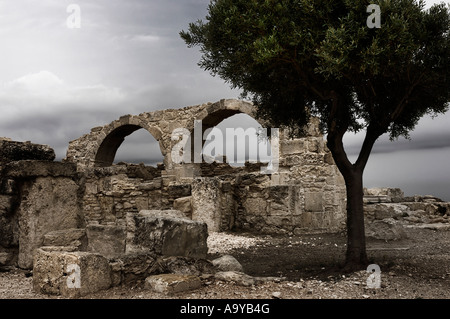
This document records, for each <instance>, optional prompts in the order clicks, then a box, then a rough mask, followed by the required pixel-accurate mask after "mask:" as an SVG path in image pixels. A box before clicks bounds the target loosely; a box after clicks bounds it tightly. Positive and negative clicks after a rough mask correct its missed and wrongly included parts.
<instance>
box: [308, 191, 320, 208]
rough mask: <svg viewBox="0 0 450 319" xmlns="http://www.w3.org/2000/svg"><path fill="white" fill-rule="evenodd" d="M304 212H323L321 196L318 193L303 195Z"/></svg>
mask: <svg viewBox="0 0 450 319" xmlns="http://www.w3.org/2000/svg"><path fill="white" fill-rule="evenodd" d="M305 211H307V212H321V211H323V194H322V193H318V192H314V193H313V192H307V193H305Z"/></svg>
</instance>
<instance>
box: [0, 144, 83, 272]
mask: <svg viewBox="0 0 450 319" xmlns="http://www.w3.org/2000/svg"><path fill="white" fill-rule="evenodd" d="M0 144H1V146H2V149H1V151H0V154H1V155H0V160H1V164H2V165H1V170H0V185H1V187H0V266H2V265H11V264H17V265H18V266H20V267H22V268H31V267H32V264H33V254H34V251H35V250H36V249H37V248H38V247H40V246H42V244H43V241H44V236H45V235H46V234H47V233H49V232H51V231H56V230H60V229H67V228H77V227H79V226H81V225H82V224H83V219H82V217H81V210H80V203H81V201H80V197H79V195H80V192H79V187H78V175H77V173H76V166H75V165H74V164H72V163H59V162H53V159H54V157H55V153H54V151H53V150H52V149H51V148H50V147H49V146H47V145H38V144H31V143H29V142H26V143H20V142H14V141H10V140H1V141H0ZM21 158H24V159H25V160H23V159H22V160H21Z"/></svg>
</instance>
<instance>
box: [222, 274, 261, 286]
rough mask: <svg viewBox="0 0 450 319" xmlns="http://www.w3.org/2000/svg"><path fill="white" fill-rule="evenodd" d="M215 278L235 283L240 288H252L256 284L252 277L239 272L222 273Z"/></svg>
mask: <svg viewBox="0 0 450 319" xmlns="http://www.w3.org/2000/svg"><path fill="white" fill-rule="evenodd" d="M214 277H215V278H216V279H217V280H222V281H231V282H234V283H235V284H236V285H239V286H252V285H254V284H255V279H254V278H253V277H252V276H249V275H247V274H244V273H243V272H238V271H220V272H217V273H216V274H215V276H214Z"/></svg>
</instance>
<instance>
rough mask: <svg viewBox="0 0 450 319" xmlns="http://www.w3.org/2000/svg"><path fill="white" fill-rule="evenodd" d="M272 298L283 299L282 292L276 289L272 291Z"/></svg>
mask: <svg viewBox="0 0 450 319" xmlns="http://www.w3.org/2000/svg"><path fill="white" fill-rule="evenodd" d="M272 298H274V299H281V292H279V291H275V292H273V293H272Z"/></svg>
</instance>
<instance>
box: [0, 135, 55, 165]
mask: <svg viewBox="0 0 450 319" xmlns="http://www.w3.org/2000/svg"><path fill="white" fill-rule="evenodd" d="M54 159H55V151H54V150H53V149H52V148H51V147H50V146H48V145H40V144H33V143H30V142H16V141H11V140H7V139H2V140H0V162H13V161H20V160H45V161H53V160H54Z"/></svg>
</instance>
